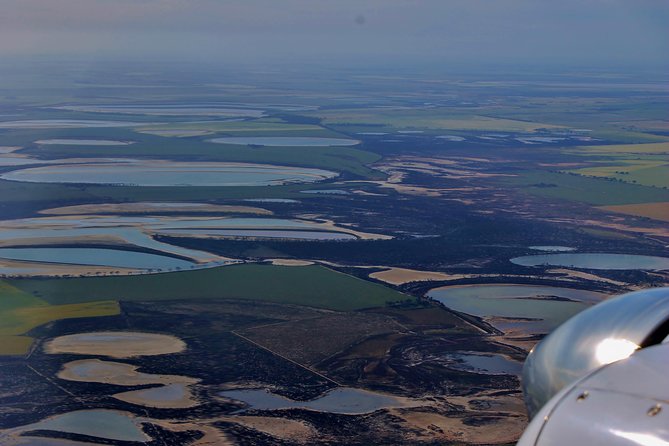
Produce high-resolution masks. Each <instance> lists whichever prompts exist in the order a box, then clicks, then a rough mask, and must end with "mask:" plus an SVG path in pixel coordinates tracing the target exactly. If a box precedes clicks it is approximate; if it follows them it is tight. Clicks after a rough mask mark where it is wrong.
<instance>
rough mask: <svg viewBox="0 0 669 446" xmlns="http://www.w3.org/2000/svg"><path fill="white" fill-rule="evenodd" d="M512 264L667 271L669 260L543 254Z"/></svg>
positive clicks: (643, 257) (512, 260) (514, 261)
mask: <svg viewBox="0 0 669 446" xmlns="http://www.w3.org/2000/svg"><path fill="white" fill-rule="evenodd" d="M511 262H512V263H515V264H516V265H521V266H543V265H551V266H566V267H570V268H583V269H613V270H667V269H669V258H667V257H655V256H643V255H632V254H602V253H578V254H543V255H532V256H522V257H515V258H513V259H511Z"/></svg>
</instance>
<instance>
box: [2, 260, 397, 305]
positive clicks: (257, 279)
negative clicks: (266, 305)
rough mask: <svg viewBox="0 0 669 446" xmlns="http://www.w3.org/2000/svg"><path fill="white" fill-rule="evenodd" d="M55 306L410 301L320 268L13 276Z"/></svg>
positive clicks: (256, 267) (16, 282)
mask: <svg viewBox="0 0 669 446" xmlns="http://www.w3.org/2000/svg"><path fill="white" fill-rule="evenodd" d="M8 282H9V283H10V284H11V285H12V286H14V287H16V288H19V289H20V290H22V291H24V292H26V293H29V294H32V295H34V296H37V297H39V298H40V299H43V300H45V301H46V302H48V303H51V304H59V305H62V304H76V303H82V302H91V301H101V300H121V301H124V300H125V301H133V300H134V301H138V300H141V301H145V300H178V299H223V298H225V299H249V300H263V301H269V302H280V303H287V304H296V305H306V306H312V307H319V308H328V309H332V310H341V311H351V310H359V309H362V308H370V307H378V306H384V305H386V304H387V303H389V302H396V301H401V300H406V299H409V297H408V296H407V295H404V294H402V293H399V292H397V291H394V290H392V289H390V288H387V287H384V286H382V285H378V284H374V283H370V282H367V281H364V280H362V279H357V278H355V277H352V276H349V275H346V274H342V273H339V272H336V271H333V270H331V269H328V268H325V267H322V266H302V267H291V266H274V265H257V264H246V265H232V266H224V267H219V268H211V269H202V270H196V271H184V272H178V273H164V274H151V275H141V276H123V277H99V278H98V277H90V278H88V277H86V278H71V279H14V280H9V281H8Z"/></svg>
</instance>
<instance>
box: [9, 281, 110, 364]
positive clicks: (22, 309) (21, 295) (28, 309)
mask: <svg viewBox="0 0 669 446" xmlns="http://www.w3.org/2000/svg"><path fill="white" fill-rule="evenodd" d="M119 311H120V309H119V306H118V303H117V302H113V301H105V302H81V303H75V304H67V305H50V304H49V303H48V302H47V301H45V300H43V299H40V298H38V297H36V296H34V295H31V294H30V293H27V292H25V291H22V290H20V289H18V288H16V287H13V286H11V285H9V284H8V283H6V282H2V281H0V355H23V354H25V353H26V352H27V351H28V350H29V348H30V346H31V345H32V342H33V339H32V338H30V337H28V336H23V335H25V334H26V333H27V332H29V331H30V330H31V329H33V328H35V327H38V326H40V325H42V324H46V323H48V322H52V321H56V320H60V319H70V318H78V317H94V316H112V315H115V314H119Z"/></svg>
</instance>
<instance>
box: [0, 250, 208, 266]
mask: <svg viewBox="0 0 669 446" xmlns="http://www.w3.org/2000/svg"><path fill="white" fill-rule="evenodd" d="M0 258H4V259H11V260H25V261H33V262H46V263H59V264H72V265H93V266H112V267H117V268H139V269H156V268H160V269H171V268H190V267H191V266H193V265H195V264H194V263H192V262H188V261H186V260H181V259H175V258H172V257H166V256H161V255H156V254H147V253H144V252H134V251H123V250H120V249H96V248H0Z"/></svg>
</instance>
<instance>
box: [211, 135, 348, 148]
mask: <svg viewBox="0 0 669 446" xmlns="http://www.w3.org/2000/svg"><path fill="white" fill-rule="evenodd" d="M211 142H214V143H217V144H237V145H245V146H248V145H257V146H271V147H314V146H320V147H324V146H354V145H356V144H360V141H357V140H355V139H344V138H316V137H299V136H259V137H257V136H240V137H225V138H214V139H212V140H211Z"/></svg>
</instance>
